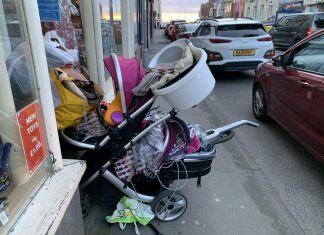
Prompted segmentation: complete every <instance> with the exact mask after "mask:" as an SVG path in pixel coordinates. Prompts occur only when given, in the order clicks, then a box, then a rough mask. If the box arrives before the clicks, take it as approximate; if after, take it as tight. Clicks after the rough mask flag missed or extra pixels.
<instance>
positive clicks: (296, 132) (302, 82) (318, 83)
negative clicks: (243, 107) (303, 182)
mask: <svg viewBox="0 0 324 235" xmlns="http://www.w3.org/2000/svg"><path fill="white" fill-rule="evenodd" d="M323 61H324V30H321V31H319V32H317V33H315V34H313V35H312V36H310V37H308V38H306V39H304V40H302V41H301V42H299V43H298V44H296V45H294V46H293V47H292V48H290V49H289V50H287V51H286V52H285V53H284V54H283V55H280V56H277V57H274V58H273V59H272V61H269V62H267V63H264V64H262V65H261V66H259V68H258V69H257V73H256V77H255V79H254V83H253V96H252V97H253V98H252V107H253V114H254V116H255V117H256V118H257V119H258V120H260V121H264V120H266V119H267V117H270V118H271V119H273V120H274V121H276V122H277V123H278V124H279V125H280V126H282V127H283V128H284V129H285V130H287V131H288V133H290V134H291V135H292V136H293V137H294V138H296V139H297V140H298V141H299V142H300V143H301V144H302V145H304V146H305V147H306V148H307V149H308V150H309V151H310V152H311V153H313V154H314V155H315V157H317V158H318V159H319V160H320V161H322V162H323V163H324V63H323Z"/></svg>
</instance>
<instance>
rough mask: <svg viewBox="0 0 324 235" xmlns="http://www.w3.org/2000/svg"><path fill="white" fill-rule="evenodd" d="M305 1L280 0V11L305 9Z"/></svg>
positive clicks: (302, 10) (301, 10)
mask: <svg viewBox="0 0 324 235" xmlns="http://www.w3.org/2000/svg"><path fill="white" fill-rule="evenodd" d="M303 3H304V2H303V1H300V0H292V1H291V0H280V6H279V11H300V12H304V11H305V6H304V4H303Z"/></svg>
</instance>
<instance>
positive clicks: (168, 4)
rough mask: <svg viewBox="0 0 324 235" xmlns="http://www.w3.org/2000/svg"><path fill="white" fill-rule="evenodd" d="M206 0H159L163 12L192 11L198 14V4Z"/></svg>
mask: <svg viewBox="0 0 324 235" xmlns="http://www.w3.org/2000/svg"><path fill="white" fill-rule="evenodd" d="M205 2H208V0H161V8H162V9H161V11H162V14H163V13H170V12H172V13H175V12H178V13H181V14H183V13H184V12H185V13H192V14H198V13H199V10H200V4H202V3H205Z"/></svg>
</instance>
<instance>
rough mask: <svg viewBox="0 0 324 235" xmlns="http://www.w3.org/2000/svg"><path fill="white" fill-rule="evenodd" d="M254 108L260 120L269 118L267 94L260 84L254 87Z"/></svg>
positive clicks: (255, 114)
mask: <svg viewBox="0 0 324 235" xmlns="http://www.w3.org/2000/svg"><path fill="white" fill-rule="evenodd" d="M252 109H253V114H254V117H255V118H256V119H258V120H259V121H267V120H268V115H267V102H266V96H265V93H264V90H263V88H262V86H261V85H260V84H258V85H256V86H255V87H254V89H253V98H252Z"/></svg>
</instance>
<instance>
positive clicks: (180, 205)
mask: <svg viewBox="0 0 324 235" xmlns="http://www.w3.org/2000/svg"><path fill="white" fill-rule="evenodd" d="M185 206H186V202H185V200H179V201H177V202H174V203H173V209H172V211H173V210H177V209H180V208H183V207H185Z"/></svg>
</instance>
